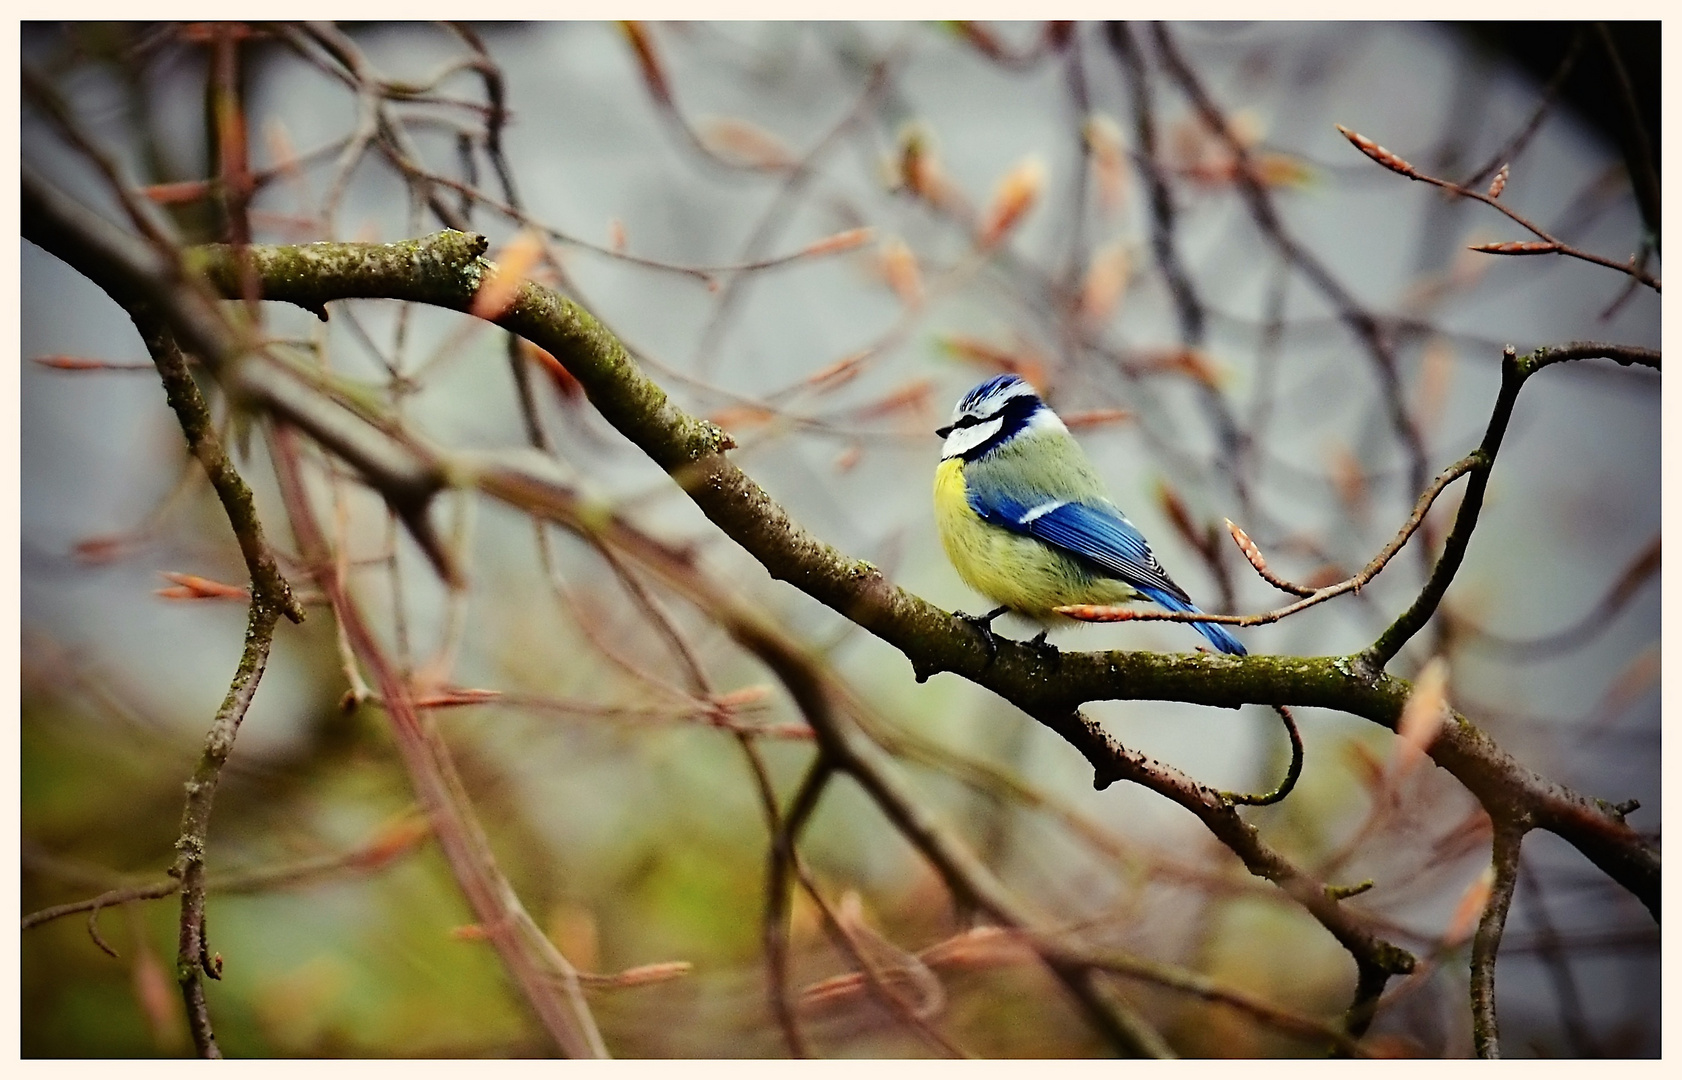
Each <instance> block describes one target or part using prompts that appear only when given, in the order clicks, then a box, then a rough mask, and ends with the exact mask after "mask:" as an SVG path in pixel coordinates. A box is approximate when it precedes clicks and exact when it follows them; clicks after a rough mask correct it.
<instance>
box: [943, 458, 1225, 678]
mask: <svg viewBox="0 0 1682 1080" xmlns="http://www.w3.org/2000/svg"><path fill="white" fill-rule="evenodd" d="M970 507H971V508H972V509H973V510H975V512H976V513H977V514H979V515H980V516H981V517H982V518H983V519H984V520H986V521H988V522H991V523H992V524H994V525H999V526H1002V527H1004V528H1006V529H1009V530H1010V531H1012V532H1016V533H1022V534H1025V535H1027V536H1032V537H1034V538H1035V539H1037V540H1040V541H1041V542H1043V543H1046V544H1049V545H1051V546H1053V547H1056V548H1061V549H1062V550H1064V551H1067V552H1069V553H1070V554H1073V555H1077V556H1079V557H1080V558H1082V559H1084V560H1086V561H1087V562H1089V563H1091V564H1093V565H1094V566H1096V567H1098V568H1099V569H1101V570H1102V571H1104V572H1105V573H1107V574H1110V575H1112V576H1114V577H1117V578H1120V579H1121V580H1122V581H1125V582H1127V584H1129V585H1131V586H1133V587H1134V588H1135V589H1138V590H1139V591H1140V592H1141V593H1143V594H1144V595H1145V596H1147V597H1149V598H1150V599H1151V600H1153V601H1155V602H1156V603H1158V604H1160V605H1162V606H1163V607H1165V608H1167V609H1168V610H1169V611H1189V612H1197V611H1198V608H1197V606H1196V605H1195V604H1193V603H1192V602H1191V597H1189V596H1187V595H1186V592H1185V590H1184V589H1182V588H1180V587H1179V586H1178V585H1176V584H1175V583H1174V579H1172V578H1170V577H1169V576H1168V572H1167V571H1166V570H1164V569H1163V568H1162V564H1161V563H1159V562H1157V561H1156V555H1155V554H1153V553H1152V552H1151V546H1150V544H1149V543H1147V542H1146V541H1145V537H1144V534H1143V533H1141V532H1139V530H1138V529H1136V528H1134V527H1133V523H1132V522H1131V521H1128V520H1127V519H1126V518H1125V517H1122V516H1121V514H1120V513H1119V512H1118V511H1116V510H1115V509H1113V508H1111V507H1108V506H1097V505H1093V504H1092V503H1084V502H1063V501H1060V500H1056V499H1047V500H1045V501H1043V502H1040V503H1039V504H1037V505H1034V506H1027V505H1024V504H1023V503H1022V502H1021V501H1019V500H1017V499H1014V498H1011V497H1009V496H1003V495H1000V494H998V493H997V492H996V491H988V490H986V489H984V488H983V489H972V490H971V491H970ZM1199 613H1200V614H1201V612H1199ZM1192 626H1193V628H1195V629H1196V630H1197V632H1198V633H1200V634H1202V635H1203V636H1204V637H1205V638H1208V639H1209V642H1210V643H1211V644H1213V645H1214V646H1215V648H1217V649H1219V650H1221V651H1222V652H1224V653H1231V654H1233V655H1235V656H1244V655H1245V654H1246V650H1245V648H1244V646H1243V645H1242V644H1241V643H1240V642H1239V641H1238V639H1237V638H1235V637H1233V636H1232V635H1231V634H1229V633H1228V632H1227V631H1226V630H1224V629H1222V628H1221V627H1220V626H1217V625H1216V624H1214V623H1193V624H1192Z"/></svg>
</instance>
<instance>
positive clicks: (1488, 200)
mask: <svg viewBox="0 0 1682 1080" xmlns="http://www.w3.org/2000/svg"><path fill="white" fill-rule="evenodd" d="M1337 129H1338V131H1340V132H1342V133H1343V137H1344V138H1346V139H1348V140H1349V141H1350V142H1351V143H1353V144H1354V146H1355V149H1357V150H1359V151H1360V152H1361V153H1363V154H1365V155H1367V157H1369V158H1372V159H1373V160H1374V161H1376V162H1377V163H1378V164H1380V165H1382V166H1384V167H1385V168H1386V169H1389V170H1390V171H1391V172H1393V173H1398V174H1400V175H1402V176H1405V177H1407V178H1408V179H1409V180H1418V181H1420V182H1421V183H1425V184H1430V185H1432V186H1433V187H1439V188H1442V189H1443V190H1444V191H1449V192H1452V193H1454V194H1455V195H1459V196H1461V197H1463V198H1467V199H1476V200H1477V201H1478V202H1481V203H1483V204H1484V205H1486V206H1493V207H1495V209H1497V210H1499V211H1501V212H1502V213H1503V214H1506V215H1507V216H1508V217H1509V218H1511V219H1512V220H1513V221H1514V222H1516V223H1517V224H1518V225H1520V226H1521V227H1522V228H1524V229H1527V230H1529V231H1530V232H1532V233H1534V234H1535V235H1536V237H1537V240H1536V241H1532V242H1524V241H1512V242H1508V243H1498V244H1478V245H1474V246H1473V247H1472V250H1473V251H1484V252H1488V253H1490V254H1493V255H1554V254H1558V255H1568V256H1570V257H1571V258H1573V259H1581V260H1583V261H1584V262H1591V263H1594V264H1595V265H1597V266H1604V267H1607V268H1608V269H1612V270H1617V271H1620V272H1621V273H1625V274H1628V275H1629V276H1631V277H1633V278H1634V279H1635V280H1637V281H1639V282H1641V284H1643V285H1645V286H1647V287H1648V288H1650V289H1652V290H1653V291H1654V292H1658V291H1659V285H1660V282H1659V279H1658V278H1655V277H1653V276H1652V275H1651V274H1649V273H1647V272H1646V271H1645V270H1643V269H1641V268H1640V267H1639V266H1638V265H1636V262H1635V259H1634V258H1633V257H1631V259H1630V260H1629V261H1628V262H1618V261H1617V260H1616V259H1608V258H1607V257H1606V256H1604V255H1596V254H1594V253H1593V252H1588V251H1584V250H1582V249H1581V248H1576V247H1572V246H1571V245H1570V244H1567V243H1566V242H1565V241H1563V240H1561V239H1559V238H1558V237H1556V236H1554V235H1553V234H1551V233H1549V232H1548V231H1547V230H1546V229H1543V228H1542V227H1541V226H1540V225H1537V224H1535V223H1534V222H1532V221H1530V220H1529V219H1528V218H1526V217H1524V216H1522V215H1520V214H1519V213H1518V212H1517V211H1515V210H1514V209H1513V208H1512V207H1510V206H1508V205H1507V204H1506V203H1504V202H1501V201H1499V200H1498V199H1497V198H1496V197H1495V196H1492V195H1489V194H1486V193H1485V192H1482V191H1473V190H1472V189H1471V188H1465V187H1461V186H1460V185H1459V184H1456V183H1455V182H1454V181H1452V180H1441V179H1438V178H1437V177H1435V176H1431V175H1429V174H1427V173H1423V172H1420V171H1419V170H1418V169H1417V168H1415V167H1414V166H1413V165H1411V164H1409V163H1408V162H1407V161H1406V160H1405V159H1404V158H1402V157H1399V156H1398V155H1396V154H1394V153H1392V152H1391V151H1389V150H1386V149H1385V148H1384V147H1382V146H1380V145H1378V144H1377V143H1376V142H1373V141H1372V140H1371V139H1369V138H1367V137H1366V136H1365V135H1360V134H1357V133H1355V132H1353V131H1350V130H1349V129H1348V128H1346V127H1344V126H1343V125H1342V124H1339V125H1337Z"/></svg>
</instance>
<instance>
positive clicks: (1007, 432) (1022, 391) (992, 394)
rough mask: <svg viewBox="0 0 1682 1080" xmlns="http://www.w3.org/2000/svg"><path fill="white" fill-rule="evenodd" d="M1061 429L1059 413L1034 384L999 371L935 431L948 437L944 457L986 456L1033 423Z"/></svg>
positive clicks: (972, 457) (971, 392)
mask: <svg viewBox="0 0 1682 1080" xmlns="http://www.w3.org/2000/svg"><path fill="white" fill-rule="evenodd" d="M1042 426H1043V427H1052V426H1055V427H1056V428H1059V429H1062V428H1063V424H1062V422H1061V421H1060V420H1058V419H1057V414H1056V413H1053V412H1052V411H1051V410H1050V409H1049V408H1047V407H1046V404H1045V402H1043V401H1041V400H1040V397H1039V395H1038V394H1036V393H1034V388H1033V387H1031V386H1029V385H1028V384H1027V383H1025V382H1023V381H1022V380H1021V379H1020V378H1018V377H1017V376H1015V375H999V376H996V377H994V378H991V379H988V380H987V381H986V382H984V383H982V384H981V385H980V386H977V387H975V388H974V389H972V390H971V391H970V392H969V393H967V394H965V395H964V396H963V397H962V398H960V399H958V404H957V405H956V406H954V407H953V409H952V422H951V423H950V424H947V425H946V426H945V427H943V428H940V429H939V430H937V431H936V432H935V434H936V435H939V436H940V437H941V438H943V439H945V440H946V445H945V446H943V447H941V451H940V457H941V460H943V461H944V460H946V459H948V458H955V457H961V458H963V459H964V460H965V461H974V460H976V459H977V458H980V457H985V456H986V455H987V454H989V453H991V452H992V451H994V450H996V449H998V448H999V447H1000V446H1002V445H1004V444H1005V443H1007V442H1009V441H1010V440H1011V439H1014V438H1015V437H1016V436H1017V435H1020V434H1021V433H1022V432H1023V431H1024V430H1025V429H1027V428H1030V427H1042Z"/></svg>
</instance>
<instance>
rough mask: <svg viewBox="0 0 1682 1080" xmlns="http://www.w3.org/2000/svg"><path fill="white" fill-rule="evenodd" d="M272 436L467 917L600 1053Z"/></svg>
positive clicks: (287, 495)
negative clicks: (465, 903) (461, 896)
mask: <svg viewBox="0 0 1682 1080" xmlns="http://www.w3.org/2000/svg"><path fill="white" fill-rule="evenodd" d="M270 443H271V447H272V451H273V457H274V461H275V465H276V474H277V477H278V478H279V480H280V487H281V494H282V497H283V499H284V501H285V504H286V508H287V516H288V517H289V518H290V520H291V522H292V528H293V531H294V532H295V533H296V534H297V537H298V546H299V549H300V551H301V553H302V555H303V557H304V559H305V561H306V562H307V563H308V564H309V565H310V566H311V567H313V568H314V573H315V577H316V582H317V584H318V585H319V586H320V587H321V589H322V591H323V592H325V593H326V594H327V596H328V598H329V600H330V601H331V602H332V605H333V611H334V613H335V615H336V616H337V618H338V620H339V623H340V625H341V626H342V627H343V628H344V631H345V635H346V637H347V638H348V639H349V642H350V645H351V648H352V649H353V650H354V652H355V654H356V657H357V659H358V660H360V661H361V662H362V663H363V664H364V665H365V666H366V667H367V668H368V669H369V671H370V672H371V673H372V674H373V677H374V682H375V684H376V685H377V686H378V688H379V691H380V694H381V696H382V698H383V699H384V703H385V709H386V712H387V715H388V716H389V718H390V721H391V730H392V733H393V735H394V736H395V740H396V743H397V746H398V749H399V750H400V751H401V753H402V756H403V761H404V764H405V766H406V767H407V768H408V772H409V778H410V782H411V783H413V784H414V786H415V793H416V798H417V800H418V801H419V803H420V805H421V808H422V809H423V810H424V811H425V812H426V815H427V820H428V821H429V822H430V823H431V826H432V831H433V835H435V836H436V837H437V838H438V845H439V847H440V848H441V849H442V851H443V853H444V856H445V858H446V860H447V861H448V862H449V864H450V869H451V871H452V872H453V873H454V875H455V878H456V882H457V884H458V885H460V887H461V890H462V892H463V894H465V896H466V898H467V901H468V904H469V905H470V906H471V908H472V909H473V913H474V915H475V917H476V918H477V919H478V921H479V923H480V925H481V926H483V927H484V928H485V930H486V933H487V935H488V936H489V938H490V940H491V943H492V944H493V945H494V946H495V947H496V949H497V952H498V954H499V955H500V956H501V957H502V960H503V963H504V965H505V966H506V967H507V968H508V972H509V975H510V976H511V978H512V979H513V981H514V983H515V984H516V985H517V986H519V988H520V990H521V992H522V994H523V995H524V997H525V1000H526V1002H527V1003H528V1004H529V1005H530V1006H531V1008H532V1010H533V1012H535V1013H536V1014H537V1016H538V1019H539V1020H540V1021H541V1022H542V1023H543V1026H544V1029H545V1030H546V1031H547V1032H548V1033H549V1035H550V1037H551V1038H552V1039H553V1040H554V1041H555V1044H556V1046H557V1048H558V1049H559V1050H560V1051H561V1052H562V1053H564V1054H566V1055H567V1056H569V1057H605V1056H606V1054H607V1051H606V1048H605V1047H604V1046H603V1044H602V1041H601V1035H600V1034H599V1033H598V1032H597V1030H596V1025H595V1021H594V1019H593V1018H592V1016H591V1015H590V1011H589V1007H588V1005H587V1004H586V1003H585V1002H584V998H583V994H582V992H581V990H580V989H579V985H578V979H577V972H576V971H575V970H574V969H573V968H572V966H571V965H570V964H569V963H567V961H566V958H565V957H564V956H562V955H561V954H560V952H559V951H558V950H556V949H555V947H554V945H553V944H552V943H550V942H549V939H548V938H547V937H546V936H545V935H544V934H543V932H542V931H541V930H540V929H539V928H538V927H537V926H536V925H535V924H534V923H533V922H532V920H531V917H530V916H529V915H528V914H526V911H525V908H524V907H522V906H521V904H520V901H519V898H518V897H517V896H516V895H515V893H514V890H513V888H512V886H510V885H509V883H508V881H507V879H506V878H505V877H503V875H502V872H501V870H500V869H499V868H498V867H497V864H496V860H495V858H494V857H493V855H492V854H491V851H490V848H489V843H488V841H487V839H486V837H485V835H484V832H483V830H482V829H481V828H480V826H479V824H478V822H477V821H476V820H475V819H474V817H473V811H472V808H471V806H470V804H469V803H468V801H467V797H466V793H465V792H463V791H462V790H461V782H460V780H459V778H457V777H456V775H455V770H454V766H453V764H452V761H451V757H450V754H449V751H448V749H447V748H446V747H445V746H444V744H443V742H442V740H440V739H439V738H438V736H437V732H436V731H435V730H434V729H433V727H432V725H431V724H430V723H429V722H428V721H427V720H426V719H425V718H424V715H423V714H422V713H421V712H420V711H419V710H417V709H416V708H415V706H414V703H413V698H412V694H411V692H410V688H409V686H408V685H407V684H406V683H405V682H404V681H403V680H402V678H401V677H400V676H399V675H398V673H397V672H396V670H395V669H394V668H393V666H392V665H391V664H390V663H389V662H388V661H387V660H386V658H385V656H384V653H383V650H382V648H381V646H380V645H379V642H378V641H377V639H376V638H375V637H374V635H373V633H372V631H371V630H370V628H369V627H368V625H367V623H366V622H365V621H364V618H363V616H362V614H361V609H360V606H359V605H358V604H357V603H356V601H355V600H354V599H353V598H352V597H351V595H350V593H349V590H348V589H347V587H346V585H345V582H344V579H343V577H342V576H341V575H340V574H339V573H338V572H337V571H336V569H335V565H334V559H333V556H332V552H331V550H330V549H329V548H328V545H327V539H326V536H325V534H323V533H322V531H321V529H320V526H319V525H318V524H317V522H316V519H315V511H314V509H313V508H312V507H311V505H310V501H309V494H308V493H307V492H306V491H305V490H304V487H303V476H302V472H301V462H300V461H299V451H298V446H297V439H296V435H295V434H294V433H293V432H292V431H291V430H290V429H289V428H286V427H284V426H283V427H279V428H277V429H276V430H275V431H274V433H273V435H272V437H271V439H270Z"/></svg>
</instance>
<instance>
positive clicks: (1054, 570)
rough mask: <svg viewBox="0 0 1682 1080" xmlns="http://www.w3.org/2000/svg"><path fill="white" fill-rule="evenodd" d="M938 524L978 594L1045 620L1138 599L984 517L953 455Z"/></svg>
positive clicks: (942, 479)
mask: <svg viewBox="0 0 1682 1080" xmlns="http://www.w3.org/2000/svg"><path fill="white" fill-rule="evenodd" d="M934 512H935V523H936V525H937V526H938V527H939V530H940V542H941V544H942V545H944V546H945V548H946V557H947V558H948V559H951V560H952V566H953V567H954V568H955V569H956V570H957V571H958V576H959V577H961V578H963V579H964V582H965V583H966V584H968V585H969V587H970V588H972V589H974V590H975V591H976V592H979V593H981V594H982V595H983V596H985V597H987V598H988V599H990V600H992V601H993V602H994V603H996V604H1003V605H1005V606H1007V607H1009V608H1010V609H1011V610H1012V611H1015V612H1016V613H1017V614H1019V615H1025V616H1027V617H1028V618H1031V619H1035V620H1038V621H1040V622H1050V621H1056V620H1059V619H1060V618H1061V616H1059V615H1057V614H1056V613H1055V612H1054V611H1052V609H1053V608H1056V607H1061V606H1063V605H1065V604H1120V603H1126V602H1127V601H1129V600H1135V599H1137V598H1138V593H1137V592H1135V591H1134V590H1133V588H1132V587H1131V586H1129V585H1127V584H1126V583H1125V582H1122V581H1119V580H1117V579H1115V578H1113V577H1106V576H1103V575H1100V574H1096V573H1093V571H1092V570H1091V569H1089V568H1088V567H1087V566H1086V564H1084V563H1082V562H1081V561H1080V560H1078V559H1075V558H1074V557H1072V556H1070V555H1066V554H1064V553H1063V552H1061V551H1058V550H1057V549H1056V548H1053V547H1051V546H1049V545H1047V544H1043V543H1041V542H1040V541H1038V540H1036V539H1034V538H1033V537H1031V536H1022V535H1019V534H1017V533H1013V532H1010V531H1009V530H1007V529H1004V528H1001V527H1000V526H997V525H989V524H988V523H987V522H986V521H983V520H982V519H981V516H980V515H978V514H977V513H976V512H975V510H974V509H973V508H971V506H970V504H969V493H968V490H967V488H966V487H965V484H964V463H963V460H962V459H961V458H949V459H948V460H946V461H942V462H941V463H940V466H939V468H937V469H936V470H935V474H934Z"/></svg>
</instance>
